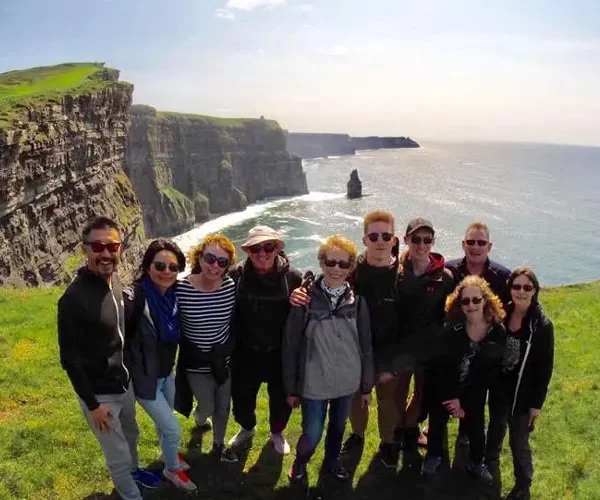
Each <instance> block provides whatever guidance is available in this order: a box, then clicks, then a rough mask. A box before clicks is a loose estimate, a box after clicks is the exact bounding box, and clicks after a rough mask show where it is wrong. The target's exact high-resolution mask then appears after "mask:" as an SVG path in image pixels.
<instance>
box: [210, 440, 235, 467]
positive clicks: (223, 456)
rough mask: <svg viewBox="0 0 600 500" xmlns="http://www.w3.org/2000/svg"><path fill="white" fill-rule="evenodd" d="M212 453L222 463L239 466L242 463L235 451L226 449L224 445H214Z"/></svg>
mask: <svg viewBox="0 0 600 500" xmlns="http://www.w3.org/2000/svg"><path fill="white" fill-rule="evenodd" d="M212 453H213V455H215V457H217V459H218V460H219V461H220V462H224V463H227V464H237V463H238V462H239V461H240V458H239V457H238V456H237V454H236V453H235V451H233V450H232V449H231V448H225V445H222V444H213V449H212Z"/></svg>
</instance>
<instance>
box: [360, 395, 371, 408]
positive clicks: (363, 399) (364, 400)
mask: <svg viewBox="0 0 600 500" xmlns="http://www.w3.org/2000/svg"><path fill="white" fill-rule="evenodd" d="M370 402H371V395H370V394H361V395H360V407H361V408H366V407H367V406H369V403H370Z"/></svg>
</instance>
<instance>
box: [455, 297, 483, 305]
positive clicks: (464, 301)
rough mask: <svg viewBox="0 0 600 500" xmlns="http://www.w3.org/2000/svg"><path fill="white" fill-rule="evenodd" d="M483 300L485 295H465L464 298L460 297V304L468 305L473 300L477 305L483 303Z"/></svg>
mask: <svg viewBox="0 0 600 500" xmlns="http://www.w3.org/2000/svg"><path fill="white" fill-rule="evenodd" d="M482 301H483V297H463V298H462V299H460V305H461V306H468V305H469V304H470V303H471V302H473V304H475V305H477V304H481V302H482Z"/></svg>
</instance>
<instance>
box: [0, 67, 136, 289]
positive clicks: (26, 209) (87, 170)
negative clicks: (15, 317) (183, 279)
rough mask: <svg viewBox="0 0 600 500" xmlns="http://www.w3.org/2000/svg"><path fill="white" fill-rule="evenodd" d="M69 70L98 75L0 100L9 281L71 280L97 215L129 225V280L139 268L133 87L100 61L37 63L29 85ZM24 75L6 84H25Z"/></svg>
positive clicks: (0, 278)
mask: <svg viewBox="0 0 600 500" xmlns="http://www.w3.org/2000/svg"><path fill="white" fill-rule="evenodd" d="M88 69H89V71H87V70H88ZM62 72H64V73H65V74H66V73H70V74H72V75H75V74H77V75H79V74H82V73H86V74H87V73H89V76H84V77H82V80H81V82H80V84H79V85H78V86H77V87H73V88H72V89H69V88H65V89H61V91H60V92H58V91H57V90H56V89H55V88H54V87H52V88H51V89H50V90H51V93H49V95H48V97H47V98H46V97H45V96H44V95H39V94H35V95H33V94H32V96H31V97H29V96H28V99H26V100H23V99H21V98H20V96H19V95H15V96H14V97H13V98H12V100H11V99H8V100H6V101H4V102H2V103H1V104H2V106H0V112H1V113H0V285H17V286H18V285H29V286H39V285H42V284H45V283H56V282H65V281H67V280H69V279H70V278H71V277H72V275H73V271H74V270H75V268H76V267H77V265H78V263H79V262H78V261H80V260H82V256H81V253H80V243H81V236H80V233H81V229H82V227H83V226H84V224H85V223H86V222H87V221H88V220H89V219H90V218H91V217H93V216H95V215H107V216H109V217H112V218H114V219H116V220H117V221H118V222H119V224H120V225H121V227H122V233H123V234H122V237H123V265H122V267H121V272H122V274H123V276H125V278H128V277H130V276H131V275H132V272H133V270H134V268H135V266H137V265H139V259H140V256H141V252H142V250H143V242H144V227H143V219H142V209H141V206H140V204H139V202H138V200H137V197H136V195H135V193H134V190H133V188H132V185H131V183H130V181H129V179H128V177H127V175H125V173H124V171H123V164H124V160H125V148H126V144H127V131H128V123H129V106H130V104H131V96H132V91H133V86H132V85H131V84H129V83H125V82H119V81H118V72H117V71H116V70H109V69H107V68H104V67H103V66H102V65H101V64H95V65H91V64H88V65H84V64H82V65H74V64H71V65H61V66H56V67H50V68H34V70H28V72H27V76H26V77H24V78H25V80H23V81H24V82H25V83H24V84H23V85H28V84H29V81H30V80H32V79H36V78H39V81H40V82H41V84H40V85H43V83H44V82H45V81H46V80H44V78H47V75H48V74H58V73H62ZM20 73H21V72H11V73H5V74H3V75H0V83H4V82H6V81H10V82H11V85H19V84H20V83H19V76H20ZM92 80H93V81H92ZM90 81H92V83H90ZM15 94H18V93H15Z"/></svg>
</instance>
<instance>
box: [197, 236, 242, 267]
mask: <svg viewBox="0 0 600 500" xmlns="http://www.w3.org/2000/svg"><path fill="white" fill-rule="evenodd" d="M213 244H214V245H219V246H220V247H221V248H222V249H223V250H225V251H226V252H227V255H228V256H229V263H230V264H229V265H230V266H231V265H232V264H234V263H235V260H236V254H235V246H234V245H233V242H232V241H231V240H230V239H229V238H227V236H223V235H222V234H210V235H208V236H207V237H206V238H204V239H203V240H202V241H201V242H200V243H198V244H197V245H196V246H194V247H192V248H191V249H190V251H189V252H188V254H187V258H188V262H189V263H190V266H191V267H192V274H198V273H200V257H201V255H202V254H203V253H204V249H205V248H206V247H207V246H208V245H213Z"/></svg>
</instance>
